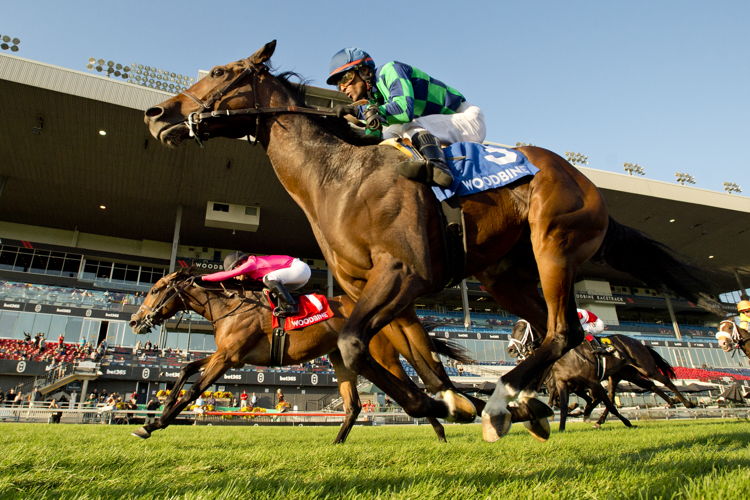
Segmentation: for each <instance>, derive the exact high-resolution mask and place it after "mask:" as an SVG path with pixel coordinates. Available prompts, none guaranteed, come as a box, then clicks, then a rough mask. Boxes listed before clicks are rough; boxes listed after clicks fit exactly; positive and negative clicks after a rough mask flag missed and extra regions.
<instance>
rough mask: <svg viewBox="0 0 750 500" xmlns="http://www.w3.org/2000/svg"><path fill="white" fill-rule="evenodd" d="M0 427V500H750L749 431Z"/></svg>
mask: <svg viewBox="0 0 750 500" xmlns="http://www.w3.org/2000/svg"><path fill="white" fill-rule="evenodd" d="M132 429H133V428H131V427H125V426H103V425H64V424H62V425H47V424H2V425H0V431H1V432H2V436H3V445H2V454H1V456H0V497H1V498H35V499H36V498H222V499H223V498H233V499H234V498H236V499H239V498H243V499H253V500H255V499H265V498H279V497H282V498H289V499H297V498H331V499H333V498H335V499H340V498H354V499H363V500H364V499H371V498H389V499H391V498H408V499H429V498H456V499H473V498H513V499H515V498H534V499H543V498H566V499H567V498H571V499H573V498H574V499H577V500H579V499H589V498H594V499H600V498H669V499H671V498H679V499H683V498H685V499H698V498H700V499H703V498H706V499H712V498H716V499H732V498H738V499H739V498H742V499H747V498H750V423H748V422H746V421H735V420H721V421H718V420H698V421H667V422H640V423H638V428H636V429H626V428H624V427H623V426H622V425H620V424H619V423H614V422H612V423H609V424H607V425H606V426H605V428H604V429H603V430H599V431H597V430H593V429H591V427H590V426H589V425H587V424H580V423H572V424H570V426H569V429H568V431H567V432H565V433H563V434H559V433H557V432H553V434H552V438H551V440H550V441H549V442H547V443H539V442H537V441H535V440H533V439H532V438H531V437H529V436H528V434H527V433H526V432H525V431H524V430H523V428H522V427H521V426H514V428H513V430H512V432H511V434H510V435H509V436H507V437H505V438H503V439H502V440H500V441H499V442H497V443H492V444H489V443H484V442H482V440H481V437H480V436H481V430H480V427H479V426H478V425H475V424H472V425H464V426H457V425H452V426H448V427H446V433H447V436H448V441H449V442H448V444H440V443H438V442H437V441H436V439H435V437H434V434H433V432H432V429H431V428H430V427H429V426H386V427H355V428H354V429H353V430H352V433H351V435H350V436H349V440H348V442H347V443H346V444H344V445H336V446H334V445H331V444H330V442H331V441H332V440H333V438H334V436H335V433H336V428H334V427H262V426H258V427H229V426H216V427H207V426H198V427H192V426H175V427H170V428H169V429H167V430H165V431H158V432H155V433H154V435H153V437H152V438H151V439H148V440H146V441H143V440H140V439H138V438H135V437H132V436H130V435H129V432H130V430H132Z"/></svg>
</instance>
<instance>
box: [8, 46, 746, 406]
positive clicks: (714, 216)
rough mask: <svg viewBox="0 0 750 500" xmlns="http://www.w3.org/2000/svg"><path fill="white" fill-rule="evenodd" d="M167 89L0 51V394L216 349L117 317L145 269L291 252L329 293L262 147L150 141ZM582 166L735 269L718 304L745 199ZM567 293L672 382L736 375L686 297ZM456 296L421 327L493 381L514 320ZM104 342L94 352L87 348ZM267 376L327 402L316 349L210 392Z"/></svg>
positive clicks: (299, 396)
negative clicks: (33, 344) (141, 329)
mask: <svg viewBox="0 0 750 500" xmlns="http://www.w3.org/2000/svg"><path fill="white" fill-rule="evenodd" d="M167 95H168V94H167V93H166V92H164V91H160V90H155V89H150V88H145V87H141V86H137V85H134V84H130V83H127V82H123V81H115V80H113V79H108V78H106V77H101V76H97V75H93V74H87V73H83V72H79V71H74V70H71V69H68V68H61V67H56V66H50V65H47V64H44V63H42V62H37V61H30V60H25V59H22V58H19V57H15V56H11V55H6V54H0V105H1V106H2V108H3V110H4V111H5V117H4V118H5V119H4V120H3V124H2V127H3V129H2V133H1V134H0V148H1V149H0V151H2V155H3V162H2V163H0V389H7V388H9V387H11V386H23V387H25V386H28V384H29V383H30V382H31V381H33V380H34V379H38V380H42V379H44V380H47V378H48V376H49V372H50V370H49V366H50V364H51V363H53V362H54V363H58V364H59V363H60V362H63V363H65V362H68V363H72V362H74V361H75V360H77V359H87V360H91V361H95V362H96V363H97V364H98V374H97V376H96V377H93V378H92V377H86V378H85V380H84V378H80V377H79V378H75V376H74V375H75V374H74V373H69V374H68V375H67V376H70V377H73V378H72V379H71V382H70V383H69V384H67V385H66V386H64V387H62V389H63V390H64V391H66V392H67V393H70V392H72V391H77V392H78V393H79V394H80V393H81V392H84V393H86V392H87V391H91V390H93V389H97V390H99V392H101V390H102V389H106V390H107V391H109V392H114V391H117V392H120V393H123V394H124V393H130V392H136V393H137V394H138V402H139V403H141V404H143V403H145V402H146V400H147V399H148V398H149V397H151V396H153V395H155V394H156V393H157V392H158V391H160V390H164V389H168V388H170V387H171V385H172V384H173V382H174V380H175V378H176V377H177V375H178V373H179V370H180V368H181V367H182V366H183V365H184V363H185V362H187V361H188V360H192V359H197V358H199V357H202V356H205V355H206V354H207V353H209V352H211V351H212V350H213V348H214V347H215V346H214V343H213V338H212V336H211V335H210V333H211V332H210V324H209V323H208V322H207V321H205V320H203V319H202V318H199V317H197V316H195V315H186V316H185V317H184V318H182V319H181V320H180V321H177V320H174V321H170V322H168V323H167V324H166V325H165V327H164V328H163V329H161V330H158V331H155V332H153V333H150V334H148V335H143V336H136V335H134V334H133V333H132V332H131V331H130V329H129V327H128V324H127V322H128V320H129V317H130V315H131V314H132V313H133V312H135V311H136V310H137V308H138V305H139V304H140V302H141V301H142V299H143V296H144V294H145V293H146V292H147V291H148V289H149V288H150V286H151V284H153V283H154V282H155V281H156V280H157V279H158V278H159V277H160V276H162V275H164V274H165V273H167V272H169V271H170V270H173V269H175V268H176V267H179V266H186V265H190V264H193V265H196V266H198V267H199V268H202V269H205V270H206V271H207V272H208V271H213V270H216V269H217V268H219V267H220V266H221V262H222V258H223V256H224V255H226V254H227V253H229V252H230V251H233V250H243V251H249V252H252V253H259V254H267V253H286V254H291V255H296V256H299V257H301V258H303V259H304V260H305V261H306V262H308V263H309V264H310V265H311V267H312V268H313V277H312V279H311V280H310V283H309V285H308V287H307V291H322V292H324V293H328V294H330V295H334V294H338V293H341V291H340V290H339V288H338V286H337V285H336V283H335V282H334V280H333V278H332V277H331V275H330V273H328V271H327V268H326V265H325V262H324V261H323V259H322V255H321V252H320V249H319V248H318V247H317V244H316V243H315V240H314V238H313V235H312V232H311V230H310V228H309V226H308V224H307V221H306V219H305V218H304V215H303V214H302V212H301V210H300V209H299V208H298V207H297V206H296V205H295V204H294V203H293V201H292V200H291V199H290V197H289V196H288V195H287V193H286V192H285V191H284V189H283V188H282V186H281V185H280V184H279V183H278V181H277V180H276V178H275V176H274V174H273V172H272V170H271V167H270V165H269V162H268V160H267V158H266V156H265V154H264V153H263V151H262V149H260V148H259V147H252V146H249V145H248V144H247V143H245V142H244V141H238V140H235V141H232V140H224V139H217V140H215V141H211V142H210V143H208V144H206V146H205V148H199V147H198V146H189V147H184V148H181V149H178V150H169V149H166V148H164V147H162V146H161V145H159V144H157V143H156V141H154V140H153V139H152V138H151V137H150V135H149V134H148V132H147V130H146V128H145V126H144V125H143V120H142V115H143V110H144V109H146V108H147V107H149V106H151V105H153V104H156V103H158V102H161V101H163V100H164V99H165V98H166V97H167ZM340 100H341V95H340V94H338V93H337V92H333V91H330V90H326V89H318V88H309V89H308V101H309V104H310V105H318V106H330V105H331V104H332V103H335V102H340ZM508 142H510V141H508ZM581 170H582V171H583V172H584V173H585V174H586V175H587V176H589V177H590V178H591V179H592V180H593V181H594V182H595V183H596V184H597V186H598V187H599V188H600V189H601V191H602V193H603V194H604V196H605V197H606V199H607V202H608V205H609V207H610V210H611V213H612V214H613V216H614V217H615V218H616V219H618V220H619V221H620V222H622V223H625V224H628V225H630V226H633V227H635V228H637V229H639V230H641V231H644V232H645V233H647V234H649V235H651V236H653V237H655V238H657V239H658V240H660V241H663V242H664V243H666V244H667V245H669V246H671V247H672V248H674V249H676V250H678V251H679V252H680V253H681V254H683V255H685V256H687V257H688V258H690V259H691V260H692V261H693V262H695V263H696V264H699V265H701V266H703V267H707V268H713V269H720V270H723V271H727V272H729V273H730V274H731V275H732V276H733V278H734V279H730V280H728V281H726V282H721V283H718V284H719V285H720V286H721V288H722V289H723V290H725V291H726V292H727V294H726V295H725V296H724V297H723V298H724V299H725V300H726V309H727V311H728V312H731V311H732V310H733V308H734V305H733V301H736V300H737V299H738V298H739V295H738V293H737V290H744V289H745V286H746V285H745V282H746V281H747V280H748V276H750V255H749V253H748V252H747V248H749V247H750V245H748V243H750V241H749V238H748V230H747V228H748V227H750V199H748V198H747V197H743V196H737V195H730V194H725V193H718V192H712V191H707V190H703V189H697V188H693V187H690V186H682V185H673V184H669V183H665V182H658V181H651V180H648V179H644V178H636V177H629V176H627V175H620V174H615V173H611V172H605V171H599V170H593V169H588V168H581ZM635 207H637V209H636V208H635ZM236 209H238V210H239V212H237V211H236ZM226 214H229V215H226ZM222 217H224V218H223V219H222ZM227 217H228V218H227ZM219 219H221V221H220V223H219V222H217V221H219ZM743 280H745V282H743ZM576 292H577V300H578V303H579V305H580V306H582V307H586V308H589V309H591V310H593V311H594V312H595V313H596V314H597V315H599V316H600V317H602V318H603V319H604V320H605V321H606V323H607V324H608V329H609V331H610V332H611V333H622V334H626V335H631V336H634V337H636V338H639V339H641V340H642V341H643V342H644V343H646V344H648V345H650V346H652V347H654V348H655V349H656V350H657V351H659V352H660V354H662V356H664V357H665V358H666V359H667V360H669V361H670V362H671V363H672V364H673V365H675V366H676V367H678V370H677V372H678V376H680V377H681V378H684V379H689V380H704V381H709V380H713V381H723V382H727V381H729V380H742V381H744V380H750V373H748V367H749V366H750V365H749V364H748V360H747V359H746V358H744V357H742V356H731V355H727V354H725V353H724V352H723V351H722V350H721V349H719V348H718V346H717V344H716V342H715V340H714V338H713V333H714V331H715V327H716V318H715V317H711V316H710V315H708V314H707V313H705V312H704V311H702V310H701V309H699V308H698V307H696V306H695V304H691V303H689V302H687V301H684V300H681V299H678V298H677V297H672V296H666V295H663V294H661V293H660V292H658V291H655V290H650V289H647V288H644V287H643V285H642V284H641V283H638V282H636V281H633V280H632V278H630V277H628V276H624V275H621V274H619V273H617V272H615V271H612V270H611V269H608V268H603V267H601V266H597V265H595V264H590V265H587V266H586V267H585V268H584V269H583V272H582V276H581V279H580V280H579V282H578V283H577V284H576ZM466 296H467V297H468V302H467V304H466V305H467V306H468V308H465V307H464V303H463V300H462V290H461V289H460V288H459V287H454V288H451V289H447V290H445V291H443V292H442V293H440V294H436V295H432V296H429V297H424V298H423V299H422V300H420V303H419V304H417V306H418V313H419V315H420V317H421V318H422V319H423V320H424V321H426V322H429V323H430V324H435V325H437V326H435V327H434V330H433V332H432V334H433V335H438V336H441V337H444V338H449V339H452V340H455V341H457V342H459V343H460V344H462V345H463V346H465V347H466V348H467V349H468V350H469V351H470V352H471V353H472V355H473V356H474V357H475V359H476V360H477V363H476V364H473V365H466V366H458V365H455V364H448V371H449V374H450V375H451V376H452V377H454V378H455V380H456V381H459V382H467V381H468V382H471V381H472V380H473V381H475V382H478V381H494V380H496V378H497V375H498V374H500V373H502V372H503V371H504V370H507V369H509V368H510V367H511V366H512V365H513V360H512V359H511V358H509V357H508V355H507V353H506V348H507V336H508V334H509V332H510V329H511V327H512V325H513V323H514V322H515V321H516V320H517V319H518V318H516V317H514V316H512V315H509V314H508V313H507V312H505V311H502V310H500V309H499V308H498V307H497V306H496V305H494V303H493V302H492V300H491V299H490V298H489V296H488V295H487V294H486V293H485V292H484V291H483V290H482V289H481V287H480V286H479V284H478V283H476V282H474V281H471V280H469V281H468V283H467V289H466ZM24 333H29V334H30V335H31V336H32V337H33V336H34V335H36V334H38V333H43V334H44V336H45V338H46V341H47V342H48V343H49V344H50V346H51V345H53V344H54V343H55V342H57V339H58V337H59V336H60V335H63V336H64V338H65V344H66V347H65V349H64V350H62V351H63V352H62V353H61V352H60V349H59V346H57V347H47V348H46V349H47V350H42V351H38V352H32V351H33V349H31V348H30V347H29V346H28V345H27V344H24V341H23V339H24ZM103 341H104V342H106V345H107V346H108V347H107V348H106V349H105V350H104V351H103V352H100V353H99V356H98V357H97V356H96V351H95V349H96V348H97V347H98V346H100V345H102V342H103ZM146 343H149V344H150V345H151V346H154V347H153V348H151V349H145V348H144V346H145V345H146ZM84 346H89V347H90V348H91V349H92V352H89V351H88V347H84ZM74 351H75V354H71V353H73V352H74ZM82 353H83V354H82ZM92 356H93V357H92ZM412 373H413V372H412ZM277 387H284V390H285V393H286V394H287V398H288V400H290V401H291V402H292V404H293V405H295V406H298V407H299V409H304V410H317V409H320V408H324V407H326V406H327V405H328V404H329V403H330V401H331V400H332V399H333V398H335V391H336V380H335V376H334V375H333V372H332V371H331V370H330V366H329V365H328V364H327V363H326V361H325V360H318V361H317V362H316V363H312V364H308V365H303V366H297V367H288V368H284V369H281V368H262V367H246V368H245V369H242V370H233V371H231V372H229V373H227V374H226V375H225V376H224V377H223V378H222V379H221V380H219V381H218V382H217V384H216V387H215V389H216V390H221V391H231V392H233V393H239V392H241V391H242V390H247V391H248V392H256V393H259V394H260V395H261V403H265V404H272V403H273V394H274V391H275V390H276V388H277ZM55 389H58V388H55Z"/></svg>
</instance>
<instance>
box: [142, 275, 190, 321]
mask: <svg viewBox="0 0 750 500" xmlns="http://www.w3.org/2000/svg"><path fill="white" fill-rule="evenodd" d="M194 281H195V276H194V275H193V274H191V273H190V272H189V271H186V270H184V269H180V270H179V271H176V272H174V273H172V274H169V275H167V276H164V277H163V278H161V279H160V280H159V281H157V282H156V283H154V286H152V287H151V290H149V292H148V294H147V295H146V298H145V299H144V300H143V304H141V307H139V308H138V310H137V311H136V312H135V313H134V314H133V315H132V316H131V317H130V328H131V329H132V330H133V333H136V334H143V333H148V332H150V331H151V327H153V326H156V325H159V324H161V323H162V322H163V321H164V320H166V319H169V318H171V317H172V316H174V315H175V314H177V312H178V311H182V310H185V309H186V308H187V303H186V301H185V297H184V293H185V292H184V290H185V287H186V286H189V285H190V284H192V283H193V282H194Z"/></svg>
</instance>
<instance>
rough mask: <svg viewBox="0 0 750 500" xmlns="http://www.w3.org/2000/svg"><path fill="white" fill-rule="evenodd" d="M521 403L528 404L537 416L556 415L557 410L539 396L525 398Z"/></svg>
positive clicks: (532, 412)
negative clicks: (538, 397)
mask: <svg viewBox="0 0 750 500" xmlns="http://www.w3.org/2000/svg"><path fill="white" fill-rule="evenodd" d="M518 404H519V405H526V407H528V409H529V411H530V412H531V414H532V415H534V416H535V417H537V418H542V417H548V418H549V417H552V416H554V415H555V411H554V410H553V409H552V408H550V406H549V405H548V404H546V403H544V402H543V401H540V400H539V399H537V398H525V399H523V400H522V401H520V402H519V403H518Z"/></svg>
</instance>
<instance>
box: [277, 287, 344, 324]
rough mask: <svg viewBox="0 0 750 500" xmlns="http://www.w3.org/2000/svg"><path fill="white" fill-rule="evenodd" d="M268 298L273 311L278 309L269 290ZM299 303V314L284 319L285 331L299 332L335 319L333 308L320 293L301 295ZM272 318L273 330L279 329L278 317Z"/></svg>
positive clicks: (298, 298)
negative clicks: (307, 327) (275, 308)
mask: <svg viewBox="0 0 750 500" xmlns="http://www.w3.org/2000/svg"><path fill="white" fill-rule="evenodd" d="M266 298H267V299H268V303H269V304H270V305H271V310H273V308H274V307H276V304H274V302H273V299H271V296H270V294H269V293H268V290H266ZM297 301H298V305H299V313H298V314H296V315H295V316H290V317H288V318H284V320H285V321H284V330H298V329H300V328H304V327H306V326H310V325H314V324H315V323H320V322H321V321H325V320H327V319H331V318H333V311H331V306H330V305H329V304H328V299H327V298H326V296H325V295H320V294H318V293H311V294H309V295H300V296H299V297H297ZM272 318H273V323H272V326H273V328H278V327H279V318H278V317H277V316H272Z"/></svg>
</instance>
